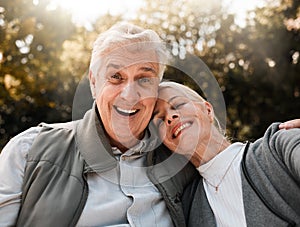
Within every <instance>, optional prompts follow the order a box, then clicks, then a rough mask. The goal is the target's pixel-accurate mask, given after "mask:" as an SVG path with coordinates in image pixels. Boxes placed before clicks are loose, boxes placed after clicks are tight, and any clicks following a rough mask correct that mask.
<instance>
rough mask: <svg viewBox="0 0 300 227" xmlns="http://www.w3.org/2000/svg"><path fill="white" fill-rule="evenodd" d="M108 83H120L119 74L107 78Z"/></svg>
mask: <svg viewBox="0 0 300 227" xmlns="http://www.w3.org/2000/svg"><path fill="white" fill-rule="evenodd" d="M109 79H110V81H111V82H113V83H117V82H120V81H121V80H122V76H121V75H120V74H119V73H115V74H113V75H111V76H110V77H109Z"/></svg>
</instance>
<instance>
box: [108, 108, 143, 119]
mask: <svg viewBox="0 0 300 227" xmlns="http://www.w3.org/2000/svg"><path fill="white" fill-rule="evenodd" d="M114 108H115V110H116V111H117V112H118V113H119V114H121V115H123V116H126V117H129V116H133V115H135V114H136V113H137V112H139V111H140V110H139V109H130V110H126V109H122V108H120V107H117V106H114Z"/></svg>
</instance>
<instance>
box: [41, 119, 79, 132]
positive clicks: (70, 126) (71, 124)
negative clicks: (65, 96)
mask: <svg viewBox="0 0 300 227" xmlns="http://www.w3.org/2000/svg"><path fill="white" fill-rule="evenodd" d="M80 121H81V120H76V121H69V122H61V123H50V124H49V123H45V122H42V123H40V124H39V127H42V128H49V129H67V130H74V129H75V127H76V125H77V124H78V122H80Z"/></svg>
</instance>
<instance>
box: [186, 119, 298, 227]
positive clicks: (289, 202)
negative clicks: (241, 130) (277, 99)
mask: <svg viewBox="0 0 300 227" xmlns="http://www.w3.org/2000/svg"><path fill="white" fill-rule="evenodd" d="M241 178H242V189H243V203H244V208H245V215H246V222H247V226H249V227H251V226H255V227H259V226H264V227H265V226H276V227H279V226H300V129H291V130H279V129H278V124H277V123H276V124H272V125H271V126H270V127H269V128H268V129H267V131H266V132H265V135H264V136H263V137H262V138H261V139H259V140H257V141H255V142H253V143H248V144H247V146H246V148H245V151H244V156H243V159H242V163H241ZM182 201H183V208H184V212H185V217H186V221H187V225H188V226H205V227H208V226H216V222H215V218H214V214H213V212H212V210H211V208H210V206H209V203H208V200H207V197H206V194H205V191H204V188H203V183H202V178H201V177H199V178H197V179H195V180H194V181H193V182H192V183H191V184H190V186H189V187H188V188H187V190H185V192H184V195H183V199H182Z"/></svg>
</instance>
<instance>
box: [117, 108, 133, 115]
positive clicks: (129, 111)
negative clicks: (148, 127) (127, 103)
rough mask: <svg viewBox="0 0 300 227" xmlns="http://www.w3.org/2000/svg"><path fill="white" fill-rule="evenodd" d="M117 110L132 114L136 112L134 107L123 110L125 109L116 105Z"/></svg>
mask: <svg viewBox="0 0 300 227" xmlns="http://www.w3.org/2000/svg"><path fill="white" fill-rule="evenodd" d="M117 110H118V111H119V112H122V113H125V114H133V113H136V112H137V110H136V109H134V110H125V109H121V108H119V107H117Z"/></svg>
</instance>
